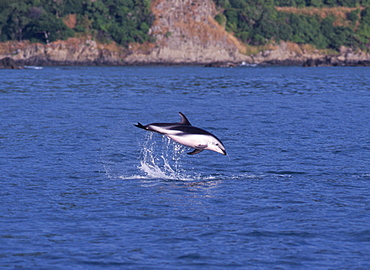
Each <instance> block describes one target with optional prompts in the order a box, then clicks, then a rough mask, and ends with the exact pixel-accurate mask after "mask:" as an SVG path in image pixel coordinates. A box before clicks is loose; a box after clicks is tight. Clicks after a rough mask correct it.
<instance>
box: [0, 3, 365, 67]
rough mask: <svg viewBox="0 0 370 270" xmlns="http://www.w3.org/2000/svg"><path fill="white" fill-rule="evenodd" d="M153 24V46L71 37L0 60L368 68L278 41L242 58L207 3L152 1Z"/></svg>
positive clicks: (345, 53) (6, 46)
mask: <svg viewBox="0 0 370 270" xmlns="http://www.w3.org/2000/svg"><path fill="white" fill-rule="evenodd" d="M152 12H153V14H155V16H156V20H155V22H154V24H153V26H152V27H151V29H150V34H151V35H153V36H154V37H155V38H156V42H155V43H154V44H141V45H139V44H131V45H130V46H129V48H123V47H120V46H118V45H116V44H114V43H112V44H99V43H97V42H96V41H95V40H92V39H91V38H88V37H87V38H86V37H85V38H70V39H68V40H66V41H57V42H53V43H51V44H49V45H46V44H39V43H29V42H6V43H1V44H0V59H2V58H6V57H10V58H12V59H13V60H14V61H16V62H17V63H18V64H23V65H127V64H208V65H210V64H212V63H222V64H224V63H228V64H227V65H235V64H240V63H243V62H244V63H245V64H262V65H263V64H267V65H270V64H279V65H281V64H286V65H292V64H293V65H305V66H319V65H370V55H369V54H366V53H363V52H353V51H351V50H349V49H346V48H342V50H341V53H340V54H333V55H328V54H325V55H324V54H322V53H319V52H318V51H315V50H307V49H306V48H305V47H304V46H298V45H296V44H292V43H285V42H282V43H280V44H277V45H271V46H269V47H268V48H266V49H265V50H263V51H262V52H260V53H257V54H254V55H252V54H251V55H246V54H245V53H243V51H244V50H245V47H244V45H243V44H241V43H240V42H239V41H238V40H237V39H236V38H235V37H234V36H232V35H231V34H230V33H228V32H226V31H225V30H224V29H223V28H222V27H221V26H220V25H219V24H218V23H217V22H216V21H215V20H214V19H213V18H214V17H215V15H216V14H217V10H216V7H215V5H214V2H213V1H212V0H171V1H168V0H155V1H153V2H152Z"/></svg>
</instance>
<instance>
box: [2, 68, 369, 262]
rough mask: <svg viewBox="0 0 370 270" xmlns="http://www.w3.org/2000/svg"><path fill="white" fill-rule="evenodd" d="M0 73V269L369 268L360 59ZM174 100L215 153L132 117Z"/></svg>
mask: <svg viewBox="0 0 370 270" xmlns="http://www.w3.org/2000/svg"><path fill="white" fill-rule="evenodd" d="M0 78H1V79H0V117H1V121H0V168H1V174H0V183H1V189H0V243H1V249H0V268H1V269H15V268H16V269H370V189H369V188H370V68H368V67H367V68H366V67H351V68H347V67H330V68H326V67H320V68H300V67H254V68H252V67H250V68H245V67H244V68H229V69H224V68H204V67H63V68H57V67H50V68H44V69H42V70H0ZM178 112H183V113H184V114H185V115H186V116H187V117H188V119H189V121H190V122H191V123H192V124H193V125H194V126H198V127H201V128H203V129H206V130H208V131H209V132H212V133H213V134H215V135H216V136H217V137H218V138H220V139H221V140H222V142H223V143H224V145H225V147H226V150H227V152H228V155H227V156H223V155H221V154H218V153H215V152H211V151H203V152H202V153H200V154H197V155H194V156H189V155H187V154H186V153H187V152H189V151H191V149H189V148H187V147H185V146H181V145H178V144H176V143H174V142H173V141H171V140H169V139H168V138H166V137H163V136H161V135H160V134H154V133H150V132H146V131H144V130H142V129H138V128H136V127H134V124H136V123H137V122H140V123H142V124H148V123H152V122H177V121H179V120H180V117H179V115H178Z"/></svg>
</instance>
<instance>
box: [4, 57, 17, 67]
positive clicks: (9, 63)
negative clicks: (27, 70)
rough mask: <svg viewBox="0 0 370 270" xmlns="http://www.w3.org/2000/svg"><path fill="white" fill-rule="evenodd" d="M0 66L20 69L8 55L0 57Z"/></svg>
mask: <svg viewBox="0 0 370 270" xmlns="http://www.w3.org/2000/svg"><path fill="white" fill-rule="evenodd" d="M0 68H7V69H20V68H21V67H19V66H18V65H17V64H16V63H15V61H14V60H13V59H12V58H10V57H5V58H3V59H0Z"/></svg>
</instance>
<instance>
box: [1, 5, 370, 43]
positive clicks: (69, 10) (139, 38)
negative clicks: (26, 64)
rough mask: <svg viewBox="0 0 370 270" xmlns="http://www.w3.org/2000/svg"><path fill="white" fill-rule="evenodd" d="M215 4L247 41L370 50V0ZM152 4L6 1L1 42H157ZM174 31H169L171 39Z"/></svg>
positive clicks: (225, 22)
mask: <svg viewBox="0 0 370 270" xmlns="http://www.w3.org/2000/svg"><path fill="white" fill-rule="evenodd" d="M214 2H215V3H216V5H217V7H218V8H219V10H220V11H221V12H220V13H219V14H218V15H217V16H216V17H215V19H216V20H217V21H218V23H219V24H220V25H222V26H224V27H225V28H226V30H228V31H230V32H233V33H234V34H235V36H236V37H238V38H239V39H240V40H241V41H243V42H244V43H246V44H251V45H265V44H269V43H273V42H278V41H280V40H283V41H291V42H295V43H298V44H311V45H314V46H315V47H316V48H319V49H334V50H338V49H339V48H340V46H342V45H344V46H347V47H352V48H361V49H368V50H370V0H214ZM150 3H151V0H95V1H92V0H0V41H8V40H19V41H22V40H31V41H33V42H44V43H49V42H52V41H55V40H58V39H66V38H68V37H72V36H75V35H79V36H81V35H91V36H93V38H96V39H97V40H98V41H100V42H106V43H108V42H111V41H115V42H117V43H118V44H121V45H123V46H127V45H128V44H129V43H130V42H138V43H143V42H146V41H149V42H153V41H154V40H153V37H151V36H150V35H149V34H148V32H149V29H150V27H151V25H152V23H153V21H154V15H153V14H151V12H150ZM329 8H332V9H330V12H329V11H328V10H329ZM325 10H326V11H325ZM323 12H324V13H323ZM325 12H327V13H325ZM323 14H324V15H323ZM338 18H339V19H338ZM67 25H68V26H67ZM170 35H171V32H167V33H166V37H169V36H170Z"/></svg>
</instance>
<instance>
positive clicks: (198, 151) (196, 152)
mask: <svg viewBox="0 0 370 270" xmlns="http://www.w3.org/2000/svg"><path fill="white" fill-rule="evenodd" d="M203 150H204V149H199V148H198V149H194V151H192V152H190V153H188V155H195V154H198V153H200V152H202V151H203Z"/></svg>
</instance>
